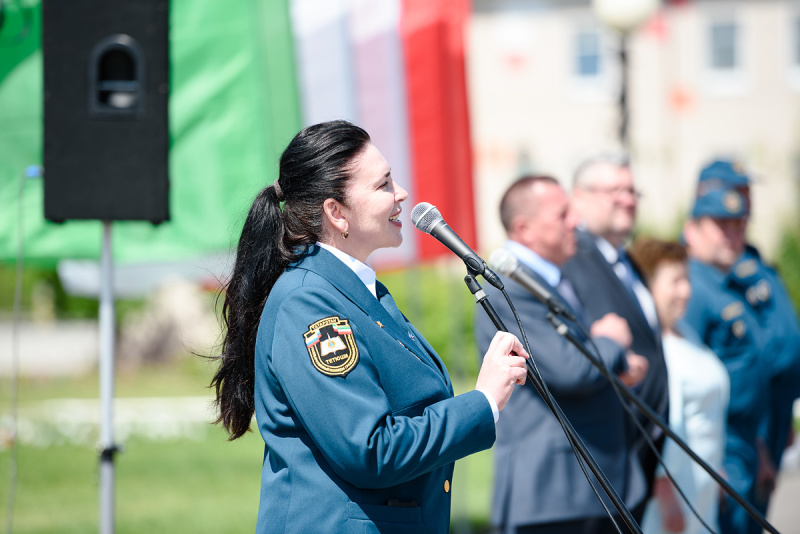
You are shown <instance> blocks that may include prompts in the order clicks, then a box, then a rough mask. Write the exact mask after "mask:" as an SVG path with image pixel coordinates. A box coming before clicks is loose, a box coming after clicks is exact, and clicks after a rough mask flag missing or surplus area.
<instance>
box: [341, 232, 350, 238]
mask: <svg viewBox="0 0 800 534" xmlns="http://www.w3.org/2000/svg"><path fill="white" fill-rule="evenodd" d="M349 235H350V232H345V233H343V234H342V237H343V238H345V239H347V236H349Z"/></svg>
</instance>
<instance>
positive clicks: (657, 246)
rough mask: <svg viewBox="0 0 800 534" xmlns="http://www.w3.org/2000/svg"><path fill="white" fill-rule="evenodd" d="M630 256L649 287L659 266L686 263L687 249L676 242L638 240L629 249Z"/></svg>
mask: <svg viewBox="0 0 800 534" xmlns="http://www.w3.org/2000/svg"><path fill="white" fill-rule="evenodd" d="M628 255H629V256H630V257H631V259H632V260H633V261H634V263H636V266H637V267H639V269H641V271H642V274H644V276H645V278H646V279H647V283H648V285H649V283H650V280H652V279H653V275H654V274H655V272H656V270H657V269H658V266H659V265H661V264H662V263H664V262H681V263H683V262H685V261H686V260H687V258H688V256H687V254H686V247H684V246H683V245H681V244H680V243H677V242H675V241H662V240H660V239H653V238H650V237H641V238H639V239H637V240H636V241H635V242H634V243H633V244H632V245H631V246H630V248H629V250H628Z"/></svg>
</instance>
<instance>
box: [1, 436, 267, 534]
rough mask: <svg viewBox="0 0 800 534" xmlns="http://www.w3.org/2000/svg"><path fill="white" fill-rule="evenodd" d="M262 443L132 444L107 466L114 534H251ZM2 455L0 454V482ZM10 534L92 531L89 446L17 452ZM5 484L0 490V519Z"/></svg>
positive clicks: (93, 476) (94, 492)
mask: <svg viewBox="0 0 800 534" xmlns="http://www.w3.org/2000/svg"><path fill="white" fill-rule="evenodd" d="M262 451H263V443H262V441H261V439H260V438H259V437H258V436H256V435H248V436H247V437H245V438H242V439H241V440H238V441H236V442H233V443H228V442H227V441H226V440H225V436H224V434H223V433H222V432H221V431H219V430H212V431H210V432H209V434H208V436H207V438H206V439H205V440H198V441H192V440H176V441H170V442H151V441H144V440H140V439H132V440H131V441H130V442H129V443H127V444H125V451H124V452H123V453H122V454H119V455H118V456H117V457H116V461H115V478H116V484H115V498H116V506H115V523H116V527H117V528H116V531H117V532H118V533H120V534H125V533H131V534H134V533H142V532H175V533H180V532H187V533H188V532H215V533H225V532H230V533H234V532H236V533H238V532H252V531H253V530H254V527H255V519H256V512H257V509H258V487H259V479H260V465H261V456H262ZM8 457H9V453H8V452H4V453H2V458H3V461H2V472H3V479H4V482H5V481H7V480H8V464H9V462H8V459H9V458H8ZM18 478H19V483H18V486H17V489H16V507H15V508H16V511H15V514H14V532H15V533H19V534H34V533H37V534H40V533H41V534H44V533H68V532H75V533H78V532H81V533H83V532H96V531H97V529H98V517H99V491H100V490H99V481H98V456H97V453H96V452H95V451H94V450H93V449H92V448H91V447H85V446H75V445H60V446H53V447H47V448H34V447H24V446H22V447H20V449H19V463H18ZM7 494H8V484H7V483H4V484H3V487H2V489H0V498H2V501H3V506H4V512H5V503H6V501H7Z"/></svg>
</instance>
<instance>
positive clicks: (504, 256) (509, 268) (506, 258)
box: [489, 248, 519, 276]
mask: <svg viewBox="0 0 800 534" xmlns="http://www.w3.org/2000/svg"><path fill="white" fill-rule="evenodd" d="M489 265H490V266H491V267H492V269H494V270H496V271H497V272H498V273H500V274H502V275H503V276H511V273H513V272H514V270H515V269H516V268H517V267H518V266H519V261H518V260H517V258H516V257H515V256H514V255H513V254H511V253H510V252H509V251H507V250H506V249H504V248H498V249H497V250H495V251H494V252H492V253H491V254H490V255H489Z"/></svg>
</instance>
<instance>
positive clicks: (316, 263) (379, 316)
mask: <svg viewBox="0 0 800 534" xmlns="http://www.w3.org/2000/svg"><path fill="white" fill-rule="evenodd" d="M297 267H298V268H301V269H306V270H309V271H312V272H315V273H317V274H318V275H320V276H322V277H323V278H325V279H326V280H328V282H330V283H331V284H332V285H333V286H334V287H335V288H336V289H337V290H338V291H339V293H341V294H342V296H344V297H345V298H346V299H348V300H349V301H350V302H352V303H353V304H354V305H355V306H358V307H359V308H360V309H361V310H362V311H363V312H364V313H365V314H367V315H368V316H369V317H370V319H372V321H373V322H375V324H377V325H378V326H379V327H381V329H382V330H383V331H384V332H386V333H387V334H389V335H390V336H391V337H393V338H394V339H395V340H397V341H398V342H399V343H400V344H401V345H403V347H405V348H406V349H408V351H409V352H411V353H412V354H413V355H414V356H416V357H417V359H419V360H420V361H421V362H423V363H424V364H426V365H428V366H430V367H433V368H434V369H436V370H437V371H438V372H439V373H440V374H442V375H443V376H446V375H445V374H444V373H443V368H444V364H442V363H441V360H439V359H438V356H434V355H435V352H434V351H433V349H432V348H430V345H428V344H427V342H424V339H422V336H420V335H419V333H418V332H417V331H416V329H414V328H413V327H412V326H411V323H409V322H407V321H406V320H405V318H404V317H403V315H402V313H401V312H400V310H399V309H398V308H397V305H396V304H395V302H394V299H393V298H392V296H391V294H389V291H388V290H387V289H386V287H385V286H384V285H383V284H381V283H380V282H377V283H376V293H377V295H378V299H380V301H379V300H378V299H376V298H375V296H374V295H372V293H370V291H369V289H367V286H365V285H364V283H363V282H362V281H361V279H359V278H358V276H356V274H355V273H354V272H353V271H352V269H350V268H349V267H347V266H346V265H345V264H344V263H342V262H341V261H339V260H338V259H337V258H336V257H335V256H334V255H333V254H331V253H330V252H328V251H327V250H324V249H322V248H321V247H318V246H313V247H311V248H310V249H309V251H308V254H306V256H304V258H303V259H302V260H301V262H300V263H299V264H298V265H297ZM412 336H413V337H412Z"/></svg>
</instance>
